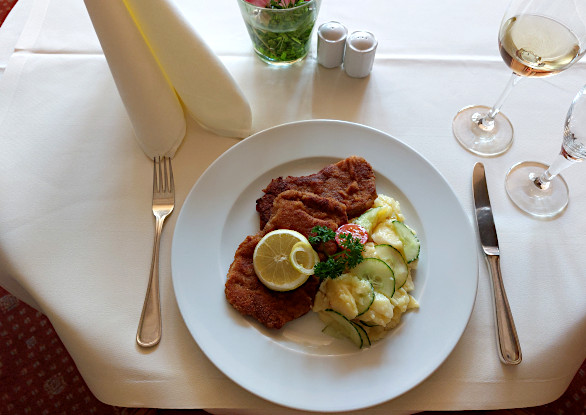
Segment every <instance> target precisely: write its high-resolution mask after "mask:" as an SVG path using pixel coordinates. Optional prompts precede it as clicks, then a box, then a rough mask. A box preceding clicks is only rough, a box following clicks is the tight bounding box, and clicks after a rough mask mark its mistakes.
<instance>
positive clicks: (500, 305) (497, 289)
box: [486, 255, 521, 365]
mask: <svg viewBox="0 0 586 415" xmlns="http://www.w3.org/2000/svg"><path fill="white" fill-rule="evenodd" d="M486 261H487V262H488V269H489V272H490V276H491V279H492V288H493V293H494V311H495V318H496V332H497V339H498V346H499V357H500V359H501V361H502V362H503V363H504V364H507V365H518V364H519V363H521V346H520V345H519V337H518V336H517V329H516V328H515V322H514V321H513V314H512V313H511V307H510V306H509V301H508V300H507V293H506V292H505V286H504V285H503V277H502V274H501V266H500V262H501V259H500V256H498V255H487V256H486Z"/></svg>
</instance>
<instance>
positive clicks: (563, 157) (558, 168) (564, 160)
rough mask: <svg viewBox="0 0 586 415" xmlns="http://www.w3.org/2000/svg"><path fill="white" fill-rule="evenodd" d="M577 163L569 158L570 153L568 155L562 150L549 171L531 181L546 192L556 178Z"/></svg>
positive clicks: (532, 178)
mask: <svg viewBox="0 0 586 415" xmlns="http://www.w3.org/2000/svg"><path fill="white" fill-rule="evenodd" d="M576 161H577V160H576V159H574V158H572V157H571V156H569V155H568V153H566V151H565V150H564V149H563V148H562V151H561V152H560V154H558V156H557V157H556V158H555V160H554V161H553V163H551V165H550V166H549V167H548V168H547V170H546V171H544V172H543V173H542V174H541V176H536V177H531V180H533V183H534V184H535V186H537V187H539V188H540V189H542V190H546V189H548V188H549V184H550V182H551V181H552V180H553V178H554V177H555V176H557V175H558V174H560V173H561V172H562V171H563V170H565V169H567V168H568V167H570V166H571V165H572V164H574V163H575V162H576Z"/></svg>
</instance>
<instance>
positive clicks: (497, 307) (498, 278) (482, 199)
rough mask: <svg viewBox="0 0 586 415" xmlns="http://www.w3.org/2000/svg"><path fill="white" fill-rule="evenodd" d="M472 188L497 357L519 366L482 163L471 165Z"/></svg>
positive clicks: (517, 347) (516, 341)
mask: <svg viewBox="0 0 586 415" xmlns="http://www.w3.org/2000/svg"><path fill="white" fill-rule="evenodd" d="M472 191H473V194H474V208H475V209H474V213H475V217H476V225H477V227H478V236H479V239H480V245H481V246H482V250H483V251H484V256H485V259H486V262H487V264H488V270H489V273H490V277H491V281H492V291H493V299H494V311H495V320H496V335H497V344H498V351H499V358H500V360H501V362H503V363H504V364H507V365H518V364H519V363H521V359H522V356H521V346H520V344H519V337H518V335H517V329H516V327H515V321H514V320H513V314H512V312H511V307H510V306H509V300H508V299H507V293H506V292H505V286H504V283H503V278H502V274H501V267H500V250H499V242H498V237H497V233H496V226H495V223H494V217H493V215H492V207H491V204H490V197H489V195H488V186H487V184H486V175H485V171H484V165H483V164H482V163H476V164H475V165H474V171H473V173H472Z"/></svg>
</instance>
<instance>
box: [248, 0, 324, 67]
mask: <svg viewBox="0 0 586 415" xmlns="http://www.w3.org/2000/svg"><path fill="white" fill-rule="evenodd" d="M320 3H321V0H238V5H239V6H240V11H241V12H242V17H243V19H244V23H245V24H246V29H247V30H248V34H249V35H250V39H251V40H252V45H253V47H254V51H255V52H256V54H257V55H258V57H259V58H260V59H262V60H263V61H265V62H267V63H270V64H275V65H290V64H292V63H295V62H298V61H300V60H302V59H303V58H305V57H306V56H307V53H308V51H309V48H310V46H311V33H312V31H313V27H314V25H315V21H316V19H317V14H318V12H319V6H320Z"/></svg>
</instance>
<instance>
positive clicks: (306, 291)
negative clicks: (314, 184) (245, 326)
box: [224, 190, 348, 329]
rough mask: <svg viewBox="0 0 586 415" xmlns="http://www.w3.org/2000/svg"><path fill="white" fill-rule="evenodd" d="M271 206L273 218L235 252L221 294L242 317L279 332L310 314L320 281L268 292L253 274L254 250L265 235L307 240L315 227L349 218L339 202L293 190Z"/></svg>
mask: <svg viewBox="0 0 586 415" xmlns="http://www.w3.org/2000/svg"><path fill="white" fill-rule="evenodd" d="M274 204H275V210H274V215H273V216H272V218H271V220H270V221H269V223H267V225H266V226H265V228H264V229H263V230H261V231H260V232H258V233H257V234H256V235H251V236H248V237H246V239H245V240H244V241H243V242H242V243H241V244H240V246H239V247H238V249H237V250H236V254H235V255H234V261H233V262H232V265H230V268H229V270H228V280H227V281H226V287H225V290H224V291H225V294H226V298H227V299H228V302H229V303H230V304H232V306H233V307H234V308H235V309H236V310H237V311H239V312H240V313H241V314H243V315H247V316H251V317H253V318H255V319H256V320H258V321H259V322H261V323H262V324H263V325H264V326H266V327H268V328H274V329H279V328H281V327H283V325H284V324H285V323H287V322H289V321H291V320H294V319H296V318H298V317H301V316H302V315H304V314H305V313H307V312H308V311H309V310H311V307H312V305H313V299H314V297H315V294H316V292H317V290H318V288H319V280H318V279H317V278H316V277H314V276H311V277H309V279H308V280H307V281H306V282H305V284H303V285H302V286H301V287H299V288H297V289H295V290H291V291H284V292H279V291H273V290H270V289H268V288H267V287H265V286H264V285H263V283H262V282H261V281H260V280H259V279H258V277H257V276H256V273H255V272H254V265H253V254H254V248H255V247H256V245H257V244H258V242H259V241H260V239H261V238H262V237H263V236H264V235H266V234H267V233H268V232H270V231H272V230H275V229H292V230H295V231H297V232H300V233H301V234H303V235H305V236H306V237H307V236H308V235H309V233H310V232H311V229H312V228H313V227H314V226H327V227H329V228H331V229H334V230H335V229H336V228H337V227H338V226H340V225H342V224H344V223H346V222H347V221H348V217H347V215H346V207H345V205H344V204H342V203H341V202H338V201H336V200H333V199H329V198H325V197H320V196H317V195H315V194H311V193H307V192H299V191H296V190H289V191H286V192H283V193H281V194H280V195H279V196H278V197H277V198H276V199H275V201H274Z"/></svg>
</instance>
